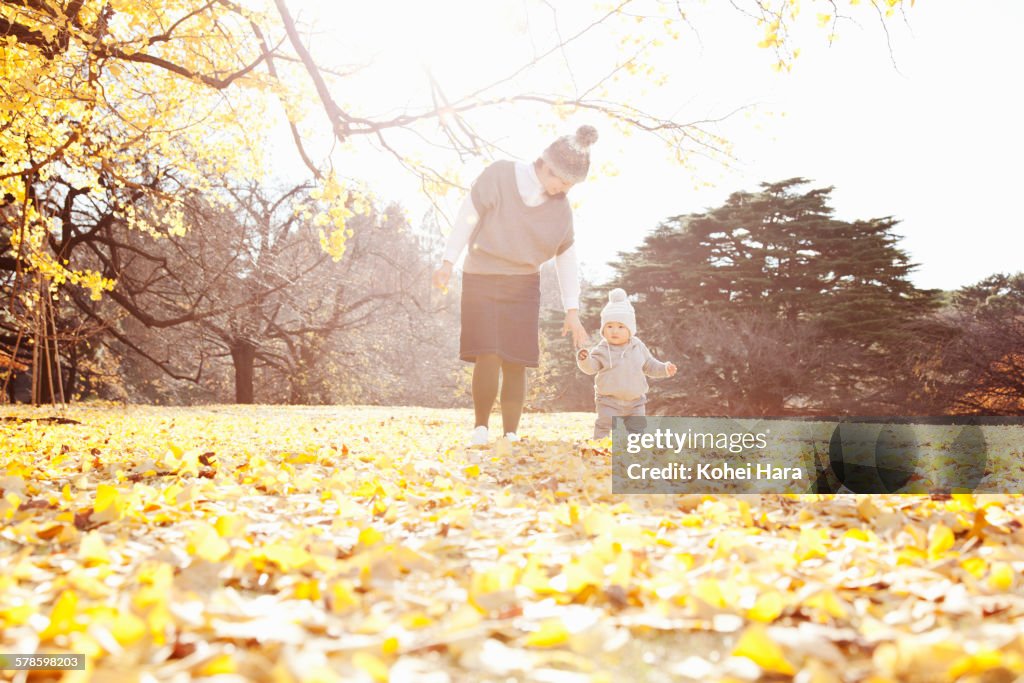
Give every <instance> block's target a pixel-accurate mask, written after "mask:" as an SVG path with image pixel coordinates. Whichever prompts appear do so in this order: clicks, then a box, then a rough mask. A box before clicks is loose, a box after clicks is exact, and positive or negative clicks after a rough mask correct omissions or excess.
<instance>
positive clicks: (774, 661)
mask: <svg viewBox="0 0 1024 683" xmlns="http://www.w3.org/2000/svg"><path fill="white" fill-rule="evenodd" d="M732 654H733V656H734V657H746V658H747V659H749V660H750V661H752V662H754V663H755V664H757V665H758V666H759V667H761V668H762V669H764V670H765V671H768V672H770V673H776V674H782V675H784V676H792V675H793V674H795V673H796V669H795V668H794V667H793V664H792V663H790V661H789V660H788V659H787V658H786V654H785V652H783V650H782V648H781V647H779V646H778V645H777V644H776V643H775V642H774V641H772V640H771V639H770V638H769V637H768V632H767V631H766V630H765V628H764V626H761V625H760V624H757V625H754V626H750V627H749V628H747V630H745V631H744V632H743V634H742V635H741V636H740V639H739V642H738V643H736V647H735V648H733V651H732Z"/></svg>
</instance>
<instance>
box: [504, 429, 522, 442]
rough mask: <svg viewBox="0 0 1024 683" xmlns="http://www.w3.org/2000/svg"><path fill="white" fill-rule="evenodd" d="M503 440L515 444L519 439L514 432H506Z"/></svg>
mask: <svg viewBox="0 0 1024 683" xmlns="http://www.w3.org/2000/svg"><path fill="white" fill-rule="evenodd" d="M505 440H506V441H508V442H510V443H516V442H517V441H519V437H518V436H517V435H516V433H515V432H507V433H506V434H505Z"/></svg>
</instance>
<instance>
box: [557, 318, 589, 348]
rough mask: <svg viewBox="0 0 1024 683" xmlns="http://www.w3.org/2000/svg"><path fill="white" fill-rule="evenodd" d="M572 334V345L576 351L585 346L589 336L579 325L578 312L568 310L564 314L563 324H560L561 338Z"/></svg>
mask: <svg viewBox="0 0 1024 683" xmlns="http://www.w3.org/2000/svg"><path fill="white" fill-rule="evenodd" d="M570 332H572V343H573V346H575V347H576V348H577V349H578V348H580V347H583V346H586V344H587V339H588V338H589V335H588V334H587V331H586V330H585V329H583V324H582V323H580V312H579V311H578V310H576V309H575V308H570V309H569V310H568V311H566V312H565V323H563V324H562V336H563V337H564V336H565V335H567V334H569V333H570Z"/></svg>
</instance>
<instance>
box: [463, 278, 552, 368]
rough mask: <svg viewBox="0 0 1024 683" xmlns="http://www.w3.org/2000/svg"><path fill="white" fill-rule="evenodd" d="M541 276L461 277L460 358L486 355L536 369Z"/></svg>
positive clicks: (538, 355) (472, 358) (472, 360)
mask: <svg viewBox="0 0 1024 683" xmlns="http://www.w3.org/2000/svg"><path fill="white" fill-rule="evenodd" d="M539 332H540V273H533V274H531V275H482V274H479V273H463V274H462V334H461V336H460V338H459V358H461V359H462V360H464V361H469V362H471V363H472V362H475V361H476V357H477V356H480V355H483V354H485V353H496V354H498V355H499V356H501V358H502V360H506V361H509V362H511V363H518V364H520V365H525V366H527V367H530V368H535V367H537V365H538V364H539V362H540V345H539V342H538V336H539Z"/></svg>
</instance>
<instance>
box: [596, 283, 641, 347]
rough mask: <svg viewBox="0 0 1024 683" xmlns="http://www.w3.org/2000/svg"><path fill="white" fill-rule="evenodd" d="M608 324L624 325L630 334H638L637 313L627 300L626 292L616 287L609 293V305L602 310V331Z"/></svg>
mask: <svg viewBox="0 0 1024 683" xmlns="http://www.w3.org/2000/svg"><path fill="white" fill-rule="evenodd" d="M608 323H622V324H623V325H625V326H626V327H627V328H628V329H629V334H630V335H631V336H632V335H635V334H636V312H635V311H634V310H633V304H631V303H629V299H627V298H626V290H624V289H621V288H619V287H616V288H615V289H613V290H612V291H610V292H608V303H606V304H605V305H604V308H602V309H601V329H602V330H603V329H604V326H605V325H607V324H608Z"/></svg>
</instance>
